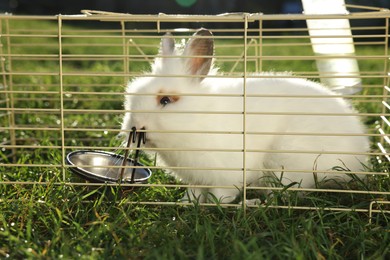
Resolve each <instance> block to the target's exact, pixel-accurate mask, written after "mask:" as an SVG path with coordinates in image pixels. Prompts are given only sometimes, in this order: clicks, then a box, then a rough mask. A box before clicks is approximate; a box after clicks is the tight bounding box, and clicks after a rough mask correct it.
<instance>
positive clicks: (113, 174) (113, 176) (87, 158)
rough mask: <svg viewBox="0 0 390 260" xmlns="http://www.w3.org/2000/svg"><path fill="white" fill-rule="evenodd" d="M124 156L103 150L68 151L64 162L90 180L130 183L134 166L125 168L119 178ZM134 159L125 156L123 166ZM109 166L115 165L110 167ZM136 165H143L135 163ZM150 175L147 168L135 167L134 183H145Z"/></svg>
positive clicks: (131, 162)
mask: <svg viewBox="0 0 390 260" xmlns="http://www.w3.org/2000/svg"><path fill="white" fill-rule="evenodd" d="M123 160H124V157H123V156H122V155H118V154H115V153H109V152H103V151H90V150H80V151H74V152H70V153H68V155H67V156H66V163H67V164H68V165H71V166H75V167H70V170H71V171H72V172H74V173H76V174H78V175H80V176H81V177H83V178H85V179H87V180H89V181H92V182H103V183H118V182H121V183H132V173H133V169H134V168H125V170H124V172H123V177H122V179H121V180H120V177H121V172H122V170H123V168H122V167H118V166H122V165H123ZM133 165H134V160H133V159H130V158H127V159H126V164H125V166H133ZM110 166H117V167H115V168H111V167H110ZM136 166H144V165H143V164H140V163H136ZM151 175H152V172H151V171H150V169H148V168H136V169H135V171H134V183H146V182H147V180H148V179H149V178H150V176H151Z"/></svg>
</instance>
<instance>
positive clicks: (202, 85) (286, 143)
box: [122, 29, 369, 202]
mask: <svg viewBox="0 0 390 260" xmlns="http://www.w3.org/2000/svg"><path fill="white" fill-rule="evenodd" d="M201 36H203V37H201ZM206 36H208V37H206ZM212 44H213V41H212V37H211V33H210V32H208V31H207V30H205V29H202V30H200V31H198V32H197V33H196V34H195V35H194V37H193V38H192V39H191V40H190V41H189V42H188V43H187V45H186V46H185V49H184V54H183V56H182V57H177V55H179V53H177V50H175V48H174V43H173V40H171V39H170V37H169V36H167V37H164V38H163V40H162V43H161V50H160V54H162V55H163V56H164V57H165V56H166V57H165V58H158V59H156V61H155V63H154V64H153V65H152V75H156V77H153V76H150V77H139V78H137V79H135V80H133V81H132V82H130V83H129V85H128V88H127V93H128V95H126V99H125V109H126V110H131V111H132V112H131V113H130V112H128V113H126V114H125V116H124V120H123V124H122V129H124V130H129V129H131V128H132V127H134V126H135V127H136V128H137V129H140V128H142V127H145V128H146V130H147V131H148V132H147V142H146V147H152V148H167V149H178V150H177V151H169V150H167V151H159V152H158V153H159V155H160V157H161V158H162V159H163V161H164V163H165V164H166V165H167V166H171V167H189V168H202V169H205V170H202V169H199V170H194V169H192V170H173V174H174V175H175V176H176V177H177V178H178V179H180V180H182V181H183V182H184V183H188V184H194V185H213V186H232V187H233V186H235V187H237V188H230V189H228V188H210V189H191V190H190V191H189V195H190V197H189V199H191V198H192V196H194V197H197V198H198V199H200V201H201V202H203V201H206V200H207V198H208V196H209V193H212V194H213V195H214V196H216V197H217V198H219V199H221V200H222V201H224V202H229V201H232V200H233V199H234V198H235V197H236V196H237V195H238V193H239V189H238V188H240V187H242V186H243V170H242V169H243V168H244V167H245V168H246V169H247V171H246V182H247V184H248V185H249V184H250V185H254V186H256V185H267V184H266V183H264V180H265V178H264V177H265V176H267V175H269V174H271V173H272V174H275V175H276V176H277V177H278V178H281V176H283V178H282V183H283V184H289V183H291V182H297V183H300V186H301V187H314V184H315V180H314V177H313V174H312V173H310V172H305V171H310V170H313V169H314V170H320V171H321V170H324V171H328V170H331V169H332V168H333V167H335V166H342V167H343V168H346V167H347V168H348V169H350V170H351V171H360V170H361V169H362V165H361V163H364V162H366V157H365V156H364V155H359V153H364V152H366V151H368V149H369V142H368V139H367V137H365V136H363V135H361V134H364V133H365V128H364V127H363V125H362V123H361V122H360V120H359V118H358V117H357V116H356V115H354V113H355V112H354V111H353V109H352V108H351V105H350V104H349V103H348V102H346V101H345V100H343V99H342V98H339V97H336V96H335V94H334V93H332V92H331V91H329V90H328V89H327V88H325V87H323V86H322V85H320V84H317V83H314V82H311V81H308V80H305V79H299V78H293V77H291V78H285V77H286V76H287V77H288V74H280V75H279V76H280V77H279V78H278V77H276V76H277V75H276V76H275V75H274V76H275V77H270V78H254V77H256V76H257V77H259V76H261V74H259V75H252V76H253V77H249V78H247V80H246V84H245V87H246V95H247V97H246V98H245V100H246V102H245V104H244V97H243V94H244V79H243V78H219V77H205V78H204V79H203V78H202V77H199V78H197V77H195V76H198V75H200V74H203V73H204V72H205V74H206V73H209V75H215V74H216V71H215V70H214V69H213V68H212V66H211V65H210V64H211V57H206V58H204V59H203V60H195V59H196V58H195V57H189V56H191V55H210V48H211V49H212V48H213V46H209V45H212ZM193 66H198V67H197V69H195V70H194V67H193ZM201 72H203V73H201ZM169 75H172V76H171V77H170V76H169ZM178 75H192V76H193V77H190V78H188V77H180V76H178ZM161 76H163V77H161ZM263 76H272V74H263ZM282 76H283V77H284V78H283V77H282ZM162 91H163V92H164V93H168V94H174V93H176V95H177V96H179V100H178V101H177V102H173V103H171V104H167V105H166V106H162V105H161V104H159V103H158V99H157V97H158V96H159V95H162V94H161V92H162ZM131 94H136V95H131ZM142 94H145V95H142ZM180 94H182V96H180ZM189 94H191V95H189ZM232 94H233V95H232ZM163 95H164V94H163ZM214 95H215V96H214ZM251 95H256V96H251ZM278 95H279V96H281V97H275V96H278ZM267 96H268V97H267ZM287 96H288V97H287ZM292 96H297V97H292ZM305 96H311V97H305ZM244 106H245V110H246V116H245V131H246V132H248V133H249V134H247V135H246V137H245V149H246V153H245V165H243V164H244V154H243V152H242V150H243V149H244V145H243V143H244V136H243V134H239V133H242V132H243V131H244V128H243V125H244V115H243V109H244ZM167 112H173V113H167ZM175 112H179V113H175ZM182 112H190V113H182ZM210 112H214V113H210ZM302 113H303V114H305V113H318V114H320V115H300V114H302ZM321 114H335V115H334V116H326V115H321ZM337 114H347V115H345V116H338V115H337ZM155 131H157V132H155ZM159 131H160V132H159ZM161 131H163V132H161ZM169 131H174V132H175V133H169ZM178 131H179V132H181V131H182V132H183V133H177V132H178ZM196 131H209V132H214V131H217V132H218V131H223V132H231V133H220V134H218V133H217V134H215V133H188V132H196ZM273 133H279V134H273ZM280 133H282V134H280ZM294 133H295V135H294ZM299 133H302V134H301V135H300V134H299ZM305 133H307V134H305ZM321 134H322V135H321ZM329 134H330V135H331V134H346V135H345V136H337V135H336V136H330V135H329ZM349 134H350V135H349ZM186 150H190V151H186ZM194 150H195V151H194ZM211 150H219V151H211ZM225 150H228V151H225ZM295 152H296V153H295ZM356 153H357V154H356ZM324 178H341V179H348V177H347V175H345V174H332V175H330V174H326V173H321V172H319V173H318V179H319V180H321V179H324Z"/></svg>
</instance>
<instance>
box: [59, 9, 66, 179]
mask: <svg viewBox="0 0 390 260" xmlns="http://www.w3.org/2000/svg"><path fill="white" fill-rule="evenodd" d="M57 26H58V34H57V36H58V68H59V71H58V76H59V95H60V116H61V120H60V121H61V125H60V131H61V169H62V181H63V182H65V181H66V167H65V157H66V149H65V122H64V82H63V67H62V65H63V64H62V63H63V60H62V58H63V53H62V15H60V14H59V15H57Z"/></svg>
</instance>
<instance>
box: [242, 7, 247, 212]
mask: <svg viewBox="0 0 390 260" xmlns="http://www.w3.org/2000/svg"><path fill="white" fill-rule="evenodd" d="M243 26H244V39H243V40H244V57H243V58H244V75H243V81H244V82H243V83H244V84H243V97H242V98H243V108H242V109H243V113H242V116H243V120H242V121H243V124H242V127H243V129H242V130H243V131H242V132H243V135H242V138H243V140H242V144H243V147H242V148H243V149H242V151H243V152H242V157H243V158H242V159H243V160H242V167H243V172H242V173H243V180H242V181H243V195H242V207H243V209H244V212H245V210H246V208H247V205H246V201H247V199H246V198H247V176H246V175H247V167H246V159H247V158H246V156H247V145H246V142H247V132H246V131H247V129H246V119H247V111H246V108H247V107H246V103H247V96H246V95H247V93H246V84H247V82H246V81H247V76H248V75H247V70H248V68H247V67H248V64H247V63H248V46H247V45H248V42H247V41H248V14H244V24H243Z"/></svg>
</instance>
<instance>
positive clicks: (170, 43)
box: [160, 32, 175, 56]
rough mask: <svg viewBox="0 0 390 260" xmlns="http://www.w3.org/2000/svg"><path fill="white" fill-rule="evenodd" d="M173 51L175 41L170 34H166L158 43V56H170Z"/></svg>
mask: <svg viewBox="0 0 390 260" xmlns="http://www.w3.org/2000/svg"><path fill="white" fill-rule="evenodd" d="M174 50H175V40H174V39H173V38H172V34H171V33H169V32H168V33H166V34H165V35H164V36H163V37H162V39H161V43H160V54H161V55H164V56H169V55H172V54H173V52H174Z"/></svg>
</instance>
